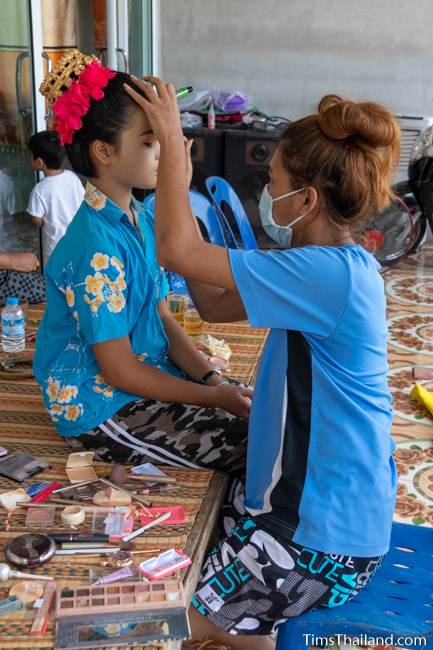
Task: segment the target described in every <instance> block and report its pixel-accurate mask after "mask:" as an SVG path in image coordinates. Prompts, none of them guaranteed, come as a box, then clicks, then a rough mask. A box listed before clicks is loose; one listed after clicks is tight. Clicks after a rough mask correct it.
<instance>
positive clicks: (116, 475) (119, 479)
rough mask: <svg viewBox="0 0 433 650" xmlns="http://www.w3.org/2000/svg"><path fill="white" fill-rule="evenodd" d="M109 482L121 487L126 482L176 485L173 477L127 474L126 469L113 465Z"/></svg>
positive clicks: (116, 464)
mask: <svg viewBox="0 0 433 650" xmlns="http://www.w3.org/2000/svg"><path fill="white" fill-rule="evenodd" d="M110 481H112V482H113V483H115V484H116V485H122V484H123V483H127V482H128V481H142V482H145V483H166V484H168V483H176V478H175V477H174V476H155V475H154V474H128V472H127V471H126V469H125V468H124V467H123V466H122V465H119V464H118V463H114V465H113V466H112V468H111V474H110Z"/></svg>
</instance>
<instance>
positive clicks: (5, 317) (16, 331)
mask: <svg viewBox="0 0 433 650" xmlns="http://www.w3.org/2000/svg"><path fill="white" fill-rule="evenodd" d="M1 318H2V348H3V351H4V352H22V351H23V350H24V348H25V347H26V332H25V327H24V312H23V310H22V309H21V307H20V305H19V300H18V298H16V297H15V296H10V297H9V298H6V306H5V307H4V308H3V311H2V314H1Z"/></svg>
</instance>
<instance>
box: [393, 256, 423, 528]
mask: <svg viewBox="0 0 433 650" xmlns="http://www.w3.org/2000/svg"><path fill="white" fill-rule="evenodd" d="M383 277H384V281H385V290H386V294H387V301H388V318H389V330H390V332H389V365H390V372H389V383H390V387H391V391H392V393H393V397H394V413H395V417H394V424H393V429H392V433H393V436H394V439H395V441H396V442H397V449H396V450H395V454H394V456H395V460H396V462H397V466H398V473H399V489H398V497H397V506H396V511H395V520H396V521H400V522H403V523H409V524H416V525H423V526H433V417H432V416H431V415H430V414H429V413H428V412H427V411H426V410H425V409H424V408H423V407H422V406H420V405H419V404H418V403H417V402H414V401H413V400H411V398H410V395H409V393H410V390H411V388H412V386H413V385H414V384H415V380H414V379H413V377H412V368H413V367H414V366H426V367H428V368H432V369H433V244H426V245H425V246H424V247H423V248H422V250H421V252H420V253H418V255H416V256H411V257H410V258H407V259H406V260H404V261H403V262H401V263H400V264H398V265H396V266H395V267H394V268H391V269H389V270H385V272H384V274H383ZM420 383H422V384H424V385H425V387H426V388H427V389H428V390H433V381H422V382H420Z"/></svg>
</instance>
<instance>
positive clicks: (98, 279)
mask: <svg viewBox="0 0 433 650" xmlns="http://www.w3.org/2000/svg"><path fill="white" fill-rule="evenodd" d="M103 286H104V280H103V276H102V275H101V273H95V275H86V291H87V293H91V294H93V295H94V296H97V295H98V294H99V293H101V291H102V287H103Z"/></svg>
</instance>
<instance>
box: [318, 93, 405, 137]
mask: <svg viewBox="0 0 433 650" xmlns="http://www.w3.org/2000/svg"><path fill="white" fill-rule="evenodd" d="M319 126H320V128H321V130H322V131H323V133H324V134H325V135H327V136H328V137H329V138H332V139H334V140H346V139H348V138H353V139H356V140H357V141H358V142H359V143H360V144H361V143H365V144H367V145H370V146H372V147H387V146H392V145H395V144H396V143H398V142H399V139H400V129H399V126H398V124H397V122H396V120H395V118H394V116H393V115H392V113H391V112H390V111H389V110H388V109H387V108H385V106H382V105H381V104H376V103H374V102H362V101H359V102H354V101H350V100H348V99H343V98H342V97H339V96H338V95H325V97H323V98H322V99H321V101H320V103H319Z"/></svg>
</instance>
